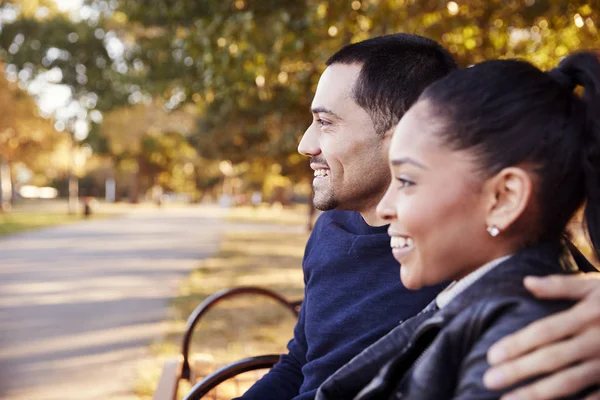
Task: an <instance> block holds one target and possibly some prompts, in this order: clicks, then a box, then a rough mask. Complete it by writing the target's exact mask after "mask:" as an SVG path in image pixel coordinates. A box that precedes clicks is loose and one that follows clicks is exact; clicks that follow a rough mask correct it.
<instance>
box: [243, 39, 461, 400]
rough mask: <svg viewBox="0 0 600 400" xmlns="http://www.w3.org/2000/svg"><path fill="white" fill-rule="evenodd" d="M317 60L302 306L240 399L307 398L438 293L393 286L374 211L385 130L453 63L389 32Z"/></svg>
mask: <svg viewBox="0 0 600 400" xmlns="http://www.w3.org/2000/svg"><path fill="white" fill-rule="evenodd" d="M326 64H327V68H326V70H325V71H324V72H323V75H322V76H321V78H320V80H319V84H318V86H317V90H316V93H315V96H314V99H313V102H312V106H311V112H312V116H313V121H312V124H311V125H310V126H309V127H308V129H307V130H306V132H305V133H304V136H303V137H302V140H301V142H300V145H299V147H298V151H299V152H300V153H301V154H303V155H305V156H307V157H310V164H311V167H312V168H313V170H314V171H315V172H314V175H315V177H314V181H313V186H314V193H315V195H314V204H315V206H316V207H317V208H318V209H320V210H323V211H325V212H324V213H323V214H322V215H321V217H320V218H319V220H318V221H317V223H316V225H315V228H314V230H313V232H312V234H311V237H310V238H309V241H308V243H307V246H306V252H305V255H304V260H303V270H304V281H305V297H304V302H303V304H302V308H301V311H300V316H299V319H298V323H297V325H296V327H295V329H294V338H293V339H292V340H291V341H290V342H289V344H288V350H289V352H288V354H285V355H283V356H282V357H281V360H280V362H279V363H278V364H277V365H275V366H274V368H273V369H272V370H271V371H270V372H269V373H268V374H267V375H265V376H264V377H263V378H262V379H261V380H259V381H258V382H257V383H256V384H255V385H254V386H253V387H252V388H250V390H249V391H248V392H247V393H246V394H245V395H244V396H243V397H242V399H245V400H249V399H256V400H269V399H273V400H285V399H295V400H308V399H313V398H314V397H315V395H316V391H317V389H318V387H319V386H320V385H321V384H322V383H323V382H324V381H325V380H326V379H327V378H328V377H330V376H331V375H332V374H333V373H334V372H335V371H336V370H338V369H339V368H341V367H342V366H343V365H344V364H346V363H347V362H348V361H350V360H351V359H352V358H353V357H355V356H356V355H357V354H358V353H360V352H361V351H363V350H364V349H365V348H367V347H368V346H370V345H371V344H373V343H374V342H376V341H377V340H379V339H380V338H381V337H383V336H384V335H385V334H386V333H388V332H389V331H391V330H392V329H393V328H394V327H396V326H397V325H398V323H399V322H400V321H402V320H405V319H407V318H409V317H411V316H413V315H415V314H417V313H418V312H419V311H420V310H421V309H423V307H425V306H426V305H427V304H428V303H429V302H430V301H431V300H433V299H434V298H435V296H436V295H437V294H438V293H439V292H440V291H441V289H442V288H443V287H444V285H437V286H431V287H426V288H423V289H421V290H418V291H409V290H408V289H406V288H405V287H404V286H403V285H402V284H401V282H400V277H399V271H398V264H397V262H396V261H395V260H394V258H393V255H392V251H391V249H390V237H389V236H388V234H387V229H388V226H387V225H386V222H385V221H384V220H382V219H380V218H379V217H378V216H377V214H376V207H377V204H378V203H379V201H380V200H381V198H382V197H383V195H384V193H385V191H386V189H387V187H388V185H389V182H390V171H389V168H388V164H387V154H388V149H389V143H390V139H391V134H392V131H393V129H394V127H395V126H396V124H397V123H398V121H400V118H401V117H402V115H403V114H404V113H405V112H406V111H407V110H408V108H409V107H410V106H411V105H412V104H413V103H414V102H415V101H416V99H417V98H418V96H419V95H420V94H421V92H422V91H423V90H424V89H425V87H427V86H428V85H429V84H430V83H432V82H433V81H435V80H437V79H440V78H442V77H443V76H445V75H447V74H448V73H449V72H451V71H453V70H454V69H455V68H456V64H455V62H454V60H453V59H452V57H451V56H450V54H449V53H448V52H447V51H446V50H444V49H443V48H442V47H441V46H440V45H438V44H437V43H436V42H434V41H432V40H429V39H426V38H423V37H420V36H416V35H409V34H396V35H389V36H383V37H378V38H374V39H369V40H366V41H364V42H360V43H355V44H352V45H349V46H346V47H344V48H343V49H341V50H340V51H339V52H337V53H336V54H335V55H333V56H332V57H331V58H330V59H329V60H328V61H327V63H326ZM391 244H392V245H399V243H391ZM404 245H406V243H404ZM363 357H364V354H363Z"/></svg>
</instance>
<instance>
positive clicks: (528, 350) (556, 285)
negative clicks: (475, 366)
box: [484, 273, 600, 400]
mask: <svg viewBox="0 0 600 400" xmlns="http://www.w3.org/2000/svg"><path fill="white" fill-rule="evenodd" d="M524 283H525V287H527V289H528V290H529V291H530V292H532V293H533V294H534V295H535V296H536V297H539V298H545V299H574V300H579V302H578V303H577V304H576V305H574V306H573V307H572V308H571V309H569V310H566V311H564V312H561V313H558V314H555V315H552V316H550V317H547V318H544V319H541V320H539V321H536V322H533V323H531V324H530V325H529V326H527V327H526V328H524V329H522V330H520V331H518V332H516V333H514V334H512V335H508V336H507V337H505V338H504V339H502V340H500V341H499V342H498V343H496V344H495V345H493V346H492V347H491V348H490V350H489V352H488V355H487V357H488V361H489V363H490V364H491V365H492V366H493V368H491V369H490V370H489V371H488V372H487V373H486V374H485V377H484V382H485V385H486V386H487V387H488V388H490V389H501V388H506V387H509V386H512V385H513V384H515V383H517V382H521V381H523V380H526V379H528V378H530V377H533V376H536V375H541V374H547V373H550V374H551V375H549V376H548V377H546V378H544V379H540V380H539V381H536V382H534V383H531V384H528V385H525V386H523V387H521V388H519V389H518V390H515V391H512V392H510V393H509V394H507V395H505V396H504V397H502V400H513V399H532V400H546V399H554V398H559V397H563V396H566V395H572V394H575V393H577V392H579V391H580V390H582V389H584V388H586V387H589V386H592V385H600V273H587V274H582V275H576V276H550V277H545V278H533V277H528V278H526V279H525V282H524ZM592 399H596V400H597V399H600V390H596V391H595V392H593V393H592V394H590V395H589V396H588V397H586V400H592Z"/></svg>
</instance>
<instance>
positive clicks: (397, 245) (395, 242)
mask: <svg viewBox="0 0 600 400" xmlns="http://www.w3.org/2000/svg"><path fill="white" fill-rule="evenodd" d="M390 244H391V246H392V248H393V249H403V248H405V247H412V246H413V245H414V242H413V240H412V238H409V237H404V236H392V237H391V240H390Z"/></svg>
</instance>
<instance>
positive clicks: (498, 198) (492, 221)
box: [484, 167, 533, 232]
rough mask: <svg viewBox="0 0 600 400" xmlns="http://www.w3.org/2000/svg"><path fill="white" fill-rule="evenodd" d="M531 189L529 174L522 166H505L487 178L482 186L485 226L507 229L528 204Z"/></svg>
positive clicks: (501, 230) (501, 229)
mask: <svg viewBox="0 0 600 400" xmlns="http://www.w3.org/2000/svg"><path fill="white" fill-rule="evenodd" d="M532 191H533V182H532V180H531V176H530V174H529V173H527V171H525V170H524V169H523V168H519V167H510V168H505V169H503V170H502V171H500V172H499V173H497V174H496V175H495V176H494V177H492V178H491V179H489V180H488V182H487V183H486V185H485V187H484V196H486V198H487V199H488V203H487V209H486V212H487V215H486V224H487V226H488V227H494V226H495V227H496V228H498V230H500V232H504V231H506V230H508V229H509V228H510V227H511V226H512V225H513V224H514V223H515V222H516V221H517V220H518V219H519V218H520V217H521V215H522V214H523V212H524V211H525V209H526V208H527V206H528V205H529V202H530V201H531V196H532Z"/></svg>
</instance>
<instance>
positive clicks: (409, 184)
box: [396, 178, 415, 189]
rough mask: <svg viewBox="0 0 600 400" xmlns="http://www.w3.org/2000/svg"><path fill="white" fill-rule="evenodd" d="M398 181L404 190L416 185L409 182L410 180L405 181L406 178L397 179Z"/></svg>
mask: <svg viewBox="0 0 600 400" xmlns="http://www.w3.org/2000/svg"><path fill="white" fill-rule="evenodd" d="M396 180H397V181H398V182H400V185H399V186H400V187H399V188H400V189H404V188H407V187H409V186H413V185H414V184H415V183H414V182H413V181H409V180H408V179H404V178H396Z"/></svg>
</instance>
